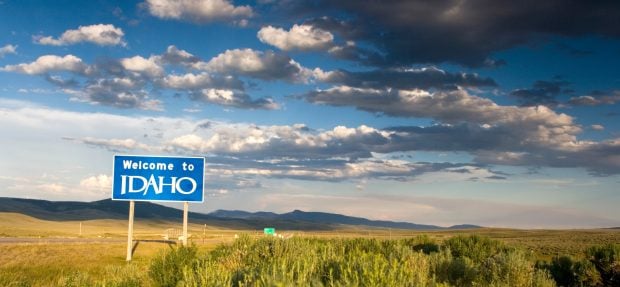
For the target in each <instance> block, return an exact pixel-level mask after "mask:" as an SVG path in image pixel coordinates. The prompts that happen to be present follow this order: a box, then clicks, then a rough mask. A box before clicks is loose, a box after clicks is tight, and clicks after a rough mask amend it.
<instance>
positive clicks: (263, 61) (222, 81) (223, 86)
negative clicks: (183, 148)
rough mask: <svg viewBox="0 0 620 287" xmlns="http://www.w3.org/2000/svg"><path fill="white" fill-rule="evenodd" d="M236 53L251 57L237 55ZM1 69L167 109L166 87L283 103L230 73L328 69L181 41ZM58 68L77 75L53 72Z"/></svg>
mask: <svg viewBox="0 0 620 287" xmlns="http://www.w3.org/2000/svg"><path fill="white" fill-rule="evenodd" d="M235 56H243V57H245V58H242V59H240V60H239V59H234V57H235ZM238 60H239V61H238ZM248 65H249V66H248ZM252 65H255V66H252ZM171 66H177V67H178V66H180V67H182V68H184V70H186V71H189V70H195V68H197V67H203V68H204V69H206V70H209V71H208V72H206V71H202V72H200V73H197V74H194V73H193V72H187V73H185V74H180V75H179V74H175V73H171V74H166V69H167V68H171ZM279 69H284V71H282V70H279ZM0 70H1V71H7V72H18V73H24V74H29V75H43V76H45V79H46V80H47V81H48V82H49V83H51V84H53V85H55V86H57V87H58V88H60V91H62V92H64V93H66V94H69V95H70V96H71V99H72V100H75V101H80V102H86V103H90V104H95V105H107V106H113V107H117V108H137V109H143V110H155V111H161V110H163V101H162V100H161V99H157V98H154V97H156V96H153V95H158V94H159V93H158V91H159V90H161V89H168V90H173V91H176V92H182V93H186V94H187V95H188V97H189V98H190V99H192V100H196V101H200V102H203V103H211V104H216V105H221V106H225V107H234V108H239V109H278V108H279V107H280V105H279V104H278V103H276V102H275V101H274V100H273V99H271V98H267V97H265V98H256V99H254V98H252V97H250V96H249V95H248V94H247V93H246V92H245V84H244V82H243V81H241V80H240V79H239V78H238V77H237V76H236V75H231V74H230V73H237V74H240V75H254V76H256V77H259V78H262V79H269V80H275V79H284V80H289V81H307V79H309V78H311V77H313V76H314V74H315V73H319V72H321V73H322V71H320V70H315V71H310V70H308V69H306V68H303V67H301V66H300V65H299V64H298V63H296V62H295V61H293V60H292V59H290V58H288V57H287V56H284V55H275V54H274V53H272V52H270V53H265V54H263V53H262V52H255V51H252V50H245V51H241V50H235V51H231V52H229V53H228V54H227V53H224V54H222V55H220V56H219V58H218V57H216V58H215V59H213V60H212V61H211V62H209V63H205V62H203V61H201V60H200V59H199V58H198V57H196V56H194V55H192V54H191V53H189V52H187V51H185V50H181V49H178V48H177V47H175V46H168V47H167V49H166V51H165V52H164V53H162V54H160V55H151V56H149V57H148V58H147V57H143V56H140V55H136V56H133V57H127V58H121V59H105V60H100V61H98V62H96V63H95V64H92V65H88V64H86V63H84V62H83V61H82V60H81V59H80V58H78V57H76V56H73V55H66V56H56V55H45V56H41V57H39V58H38V59H37V60H36V61H34V62H31V63H22V64H17V65H7V66H4V67H2V68H0ZM53 72H68V73H71V74H73V75H72V77H67V76H66V75H62V76H61V75H53V74H52V73H53ZM153 92H155V93H153Z"/></svg>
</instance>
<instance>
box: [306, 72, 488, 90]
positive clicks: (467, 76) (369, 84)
mask: <svg viewBox="0 0 620 287" xmlns="http://www.w3.org/2000/svg"><path fill="white" fill-rule="evenodd" d="M318 80H321V81H323V82H328V83H335V84H340V85H344V86H351V87H360V88H374V89H381V88H386V87H388V88H395V89H430V88H436V89H455V88H456V87H471V88H479V87H495V86H497V83H495V81H494V80H493V79H491V78H488V77H481V76H479V75H478V74H472V73H450V72H446V71H444V70H441V69H438V68H436V67H432V66H431V67H425V68H419V69H378V70H372V71H364V72H350V71H346V70H337V71H332V72H329V73H328V74H326V75H325V76H323V77H319V78H318Z"/></svg>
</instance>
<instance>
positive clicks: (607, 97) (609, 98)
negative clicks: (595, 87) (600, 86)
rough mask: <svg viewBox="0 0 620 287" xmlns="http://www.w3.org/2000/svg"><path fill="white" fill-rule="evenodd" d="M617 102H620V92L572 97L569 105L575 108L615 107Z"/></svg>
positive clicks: (593, 93)
mask: <svg viewBox="0 0 620 287" xmlns="http://www.w3.org/2000/svg"><path fill="white" fill-rule="evenodd" d="M617 102H620V91H612V92H610V93H604V92H597V91H595V92H592V93H591V94H590V95H585V96H578V97H572V98H570V100H568V104H570V105H573V106H600V105H613V104H615V103H617Z"/></svg>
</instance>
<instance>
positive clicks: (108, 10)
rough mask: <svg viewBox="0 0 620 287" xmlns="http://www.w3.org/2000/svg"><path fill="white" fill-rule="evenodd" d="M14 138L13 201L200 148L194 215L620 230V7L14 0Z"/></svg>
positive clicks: (91, 184) (83, 195) (4, 77)
mask: <svg viewBox="0 0 620 287" xmlns="http://www.w3.org/2000/svg"><path fill="white" fill-rule="evenodd" d="M0 134H1V136H0V196H5V197H20V198H36V199H45V200H65V201H67V200H71V201H94V200H101V199H107V198H110V197H111V186H112V179H111V177H112V161H113V156H114V155H115V154H130V155H167V156H201V157H205V158H206V168H205V178H206V189H205V195H206V197H205V198H206V199H205V202H204V203H203V204H192V205H191V207H190V210H192V211H197V212H209V211H213V210H217V209H228V210H247V211H272V212H278V213H283V212H290V211H292V210H295V209H299V210H304V211H322V212H333V213H340V214H345V215H350V216H359V217H365V218H369V219H381V220H394V221H407V222H415V223H423V224H436V225H441V226H450V225H454V224H463V223H468V224H478V225H483V226H490V227H514V228H592V227H611V226H620V209H619V208H617V207H618V206H619V205H620V192H619V191H618V190H619V189H618V186H619V184H620V175H619V174H620V2H618V1H563V0H562V1H560V0H551V1H508V0H501V1H497V0H480V1H467V0H448V1H446V0H440V1H409V0H393V1H352V0H343V1H323V0H314V1H304V0H300V1H297V0H295V1H292V0H257V1H237V0H234V1H232V0H176V1H173V0H145V1H144V2H141V1H103V0H93V1H41V0H39V1H36V0H26V1H17V0H1V1H0ZM168 205H170V206H173V207H179V206H177V205H175V204H168ZM137 208H139V205H138V206H137Z"/></svg>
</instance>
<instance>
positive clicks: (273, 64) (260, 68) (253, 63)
mask: <svg viewBox="0 0 620 287" xmlns="http://www.w3.org/2000/svg"><path fill="white" fill-rule="evenodd" d="M195 67H196V68H198V69H204V70H208V71H213V72H218V73H236V74H240V75H245V76H250V77H255V78H258V79H263V80H286V81H290V82H301V83H305V82H308V81H310V80H311V79H312V78H313V77H315V76H320V75H322V76H325V72H323V71H321V70H320V69H318V70H315V71H313V70H310V69H308V68H305V67H303V66H301V65H300V64H299V63H297V62H295V60H293V59H291V58H290V57H289V56H287V55H285V54H280V53H274V52H273V51H265V52H261V51H255V50H252V49H234V50H226V51H225V52H224V53H221V54H219V55H217V56H216V57H214V58H213V59H211V60H210V61H209V62H207V63H204V62H200V63H197V64H196V65H195Z"/></svg>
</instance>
